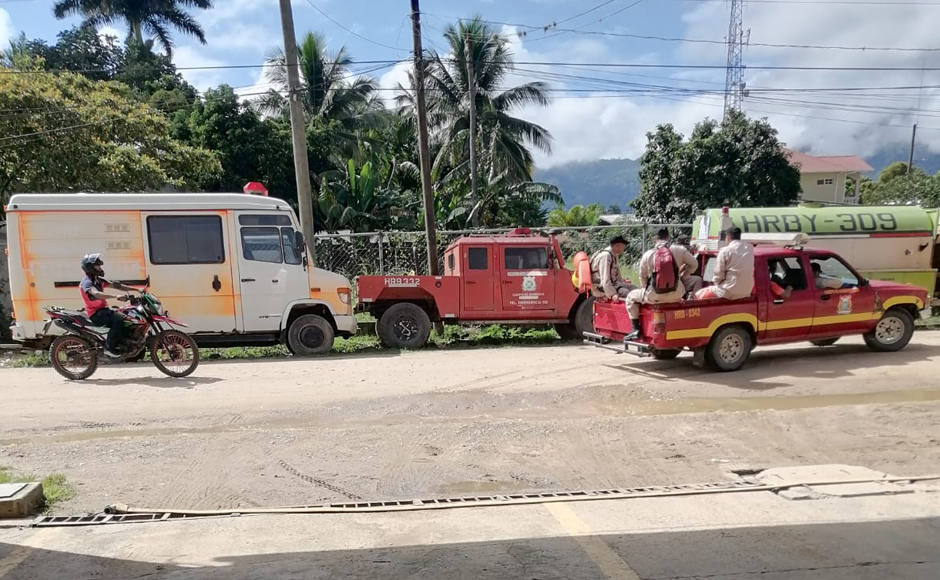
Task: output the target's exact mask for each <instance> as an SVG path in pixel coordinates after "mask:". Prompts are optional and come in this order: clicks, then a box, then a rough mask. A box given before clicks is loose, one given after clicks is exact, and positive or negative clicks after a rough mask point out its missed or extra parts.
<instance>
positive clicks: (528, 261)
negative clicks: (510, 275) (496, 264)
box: [503, 248, 548, 270]
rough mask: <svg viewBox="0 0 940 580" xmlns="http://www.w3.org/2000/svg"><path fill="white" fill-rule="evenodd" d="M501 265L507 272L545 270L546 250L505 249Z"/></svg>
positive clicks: (546, 267)
mask: <svg viewBox="0 0 940 580" xmlns="http://www.w3.org/2000/svg"><path fill="white" fill-rule="evenodd" d="M503 264H504V267H505V268H506V269H507V270H546V269H548V250H546V249H545V248H506V249H505V250H504V251H503Z"/></svg>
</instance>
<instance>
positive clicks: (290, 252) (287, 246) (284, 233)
mask: <svg viewBox="0 0 940 580" xmlns="http://www.w3.org/2000/svg"><path fill="white" fill-rule="evenodd" d="M281 245H283V246H284V263H285V264H291V265H293V266H297V265H300V264H303V257H302V255H303V252H302V251H301V249H300V248H298V247H297V236H295V235H294V228H281Z"/></svg>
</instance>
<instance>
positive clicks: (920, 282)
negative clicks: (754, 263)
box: [692, 204, 940, 306]
mask: <svg viewBox="0 0 940 580" xmlns="http://www.w3.org/2000/svg"><path fill="white" fill-rule="evenodd" d="M938 223H940V210H937V209H923V208H920V207H916V206H855V207H846V206H838V207H834V206H820V205H815V204H803V205H799V206H796V207H764V208H719V209H709V210H706V211H705V212H704V213H702V215H700V216H698V217H697V218H696V219H695V223H694V226H693V231H692V238H693V240H694V242H695V243H696V245H699V246H704V247H709V248H712V249H714V248H716V247H717V246H718V243H719V239H720V237H721V236H720V234H721V231H722V230H724V229H727V228H730V227H731V226H732V225H734V226H738V227H740V228H741V230H742V231H743V232H744V233H745V235H746V234H749V233H750V234H777V233H779V234H786V233H797V232H803V233H805V234H807V235H808V236H809V237H810V239H811V240H812V241H811V242H810V244H811V245H812V246H813V247H818V248H825V249H827V250H832V251H834V252H837V253H839V254H840V255H841V256H843V257H844V258H845V259H846V260H848V262H849V263H850V264H852V265H854V266H855V267H856V268H858V269H859V271H860V272H861V273H862V274H863V275H864V276H866V277H868V278H871V279H873V280H890V281H893V282H903V283H909V284H913V285H915V286H920V287H922V288H925V289H926V290H927V291H928V292H929V293H930V295H931V296H933V297H934V300H933V305H934V306H938V305H940V300H938V298H940V294H938V293H940V288H938V283H937V271H938V269H940V249H938V244H940V229H938Z"/></svg>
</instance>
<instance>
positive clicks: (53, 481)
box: [0, 465, 75, 512]
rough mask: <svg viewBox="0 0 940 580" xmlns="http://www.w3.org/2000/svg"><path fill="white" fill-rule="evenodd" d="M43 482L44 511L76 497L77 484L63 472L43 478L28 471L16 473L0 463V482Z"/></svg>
mask: <svg viewBox="0 0 940 580" xmlns="http://www.w3.org/2000/svg"><path fill="white" fill-rule="evenodd" d="M34 481H39V482H41V483H42V493H43V505H42V508H43V512H49V511H50V510H52V508H54V507H55V506H56V504H59V503H61V502H64V501H68V500H70V499H72V498H73V497H75V486H74V485H72V484H71V483H70V482H69V481H68V480H67V479H66V477H65V475H63V474H61V473H52V474H49V475H47V476H45V477H43V478H39V477H38V476H35V475H31V474H28V473H16V472H14V471H12V470H11V469H10V468H8V467H4V466H2V465H0V483H31V482H34Z"/></svg>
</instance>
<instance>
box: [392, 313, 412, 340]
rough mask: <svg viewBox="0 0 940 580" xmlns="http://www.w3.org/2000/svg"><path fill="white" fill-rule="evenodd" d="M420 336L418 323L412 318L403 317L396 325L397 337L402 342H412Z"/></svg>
mask: <svg viewBox="0 0 940 580" xmlns="http://www.w3.org/2000/svg"><path fill="white" fill-rule="evenodd" d="M416 334H418V322H417V321H416V320H415V319H414V318H411V317H402V318H399V319H398V322H396V323H395V336H397V337H398V338H399V339H400V340H411V339H412V337H414V336H415V335H416Z"/></svg>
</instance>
